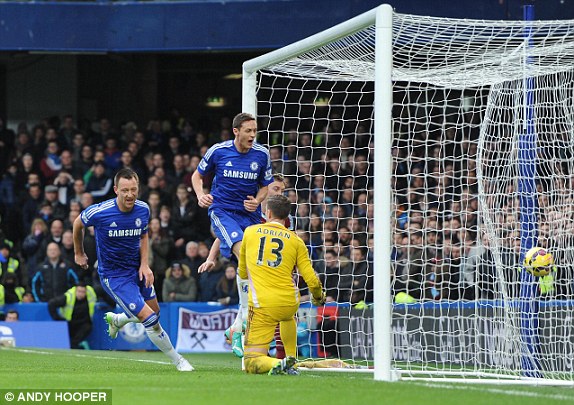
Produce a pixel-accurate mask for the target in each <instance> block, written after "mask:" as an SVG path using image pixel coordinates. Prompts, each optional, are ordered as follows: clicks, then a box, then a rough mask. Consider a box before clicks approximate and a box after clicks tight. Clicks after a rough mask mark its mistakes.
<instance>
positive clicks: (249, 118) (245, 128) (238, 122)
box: [233, 113, 257, 152]
mask: <svg viewBox="0 0 574 405" xmlns="http://www.w3.org/2000/svg"><path fill="white" fill-rule="evenodd" d="M233 134H234V135H235V147H236V148H237V150H238V151H239V152H247V151H248V150H249V149H251V147H252V146H253V142H255V138H256V137H257V122H256V121H255V117H253V115H251V114H248V113H239V114H237V115H236V116H235V118H233Z"/></svg>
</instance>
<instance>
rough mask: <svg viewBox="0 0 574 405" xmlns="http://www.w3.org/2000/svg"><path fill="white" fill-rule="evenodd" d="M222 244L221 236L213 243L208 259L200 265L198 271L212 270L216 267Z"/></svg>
mask: <svg viewBox="0 0 574 405" xmlns="http://www.w3.org/2000/svg"><path fill="white" fill-rule="evenodd" d="M220 245H221V241H220V240H219V238H216V239H215V240H214V241H213V245H211V249H209V255H207V259H205V262H203V263H202V264H201V266H199V268H198V269H197V272H198V273H203V272H204V271H211V270H213V269H214V268H215V261H216V260H217V256H219V246H220Z"/></svg>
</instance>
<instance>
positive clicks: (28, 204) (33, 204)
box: [22, 183, 44, 229]
mask: <svg viewBox="0 0 574 405" xmlns="http://www.w3.org/2000/svg"><path fill="white" fill-rule="evenodd" d="M43 200H44V197H43V195H42V188H41V187H40V183H30V184H28V196H27V198H26V199H25V200H24V204H23V207H22V226H23V227H24V229H30V226H32V221H34V218H36V217H37V215H38V211H39V210H40V204H41V203H42V201H43Z"/></svg>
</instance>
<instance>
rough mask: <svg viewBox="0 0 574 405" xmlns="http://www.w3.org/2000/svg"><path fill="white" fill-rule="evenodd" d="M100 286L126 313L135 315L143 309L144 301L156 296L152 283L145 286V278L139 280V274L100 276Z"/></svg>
mask: <svg viewBox="0 0 574 405" xmlns="http://www.w3.org/2000/svg"><path fill="white" fill-rule="evenodd" d="M100 280H101V282H102V287H104V290H106V292H107V293H108V294H109V295H110V296H111V297H112V298H113V299H114V300H115V301H116V303H117V304H118V305H119V306H120V307H121V308H122V309H123V311H124V312H125V313H126V315H128V316H130V317H136V316H137V314H139V313H140V311H141V310H142V309H143V307H144V305H145V301H149V300H152V299H154V298H155V297H156V295H155V289H154V288H153V285H152V286H151V287H149V288H147V287H146V286H145V280H142V281H140V280H139V274H138V273H135V274H134V276H133V277H106V278H104V277H102V278H101V279H100Z"/></svg>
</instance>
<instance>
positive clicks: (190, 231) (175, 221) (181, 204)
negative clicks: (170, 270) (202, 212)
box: [171, 184, 199, 253]
mask: <svg viewBox="0 0 574 405" xmlns="http://www.w3.org/2000/svg"><path fill="white" fill-rule="evenodd" d="M198 208H199V207H198V205H197V199H196V198H195V196H194V197H191V195H190V193H189V190H188V189H187V187H186V186H185V185H184V184H180V185H179V186H177V191H176V198H175V202H174V204H173V206H172V209H171V220H172V225H173V233H174V239H175V248H176V249H178V250H181V251H182V253H183V247H184V245H185V243H186V242H188V241H190V240H197V232H196V221H195V217H196V215H197V209H198Z"/></svg>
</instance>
